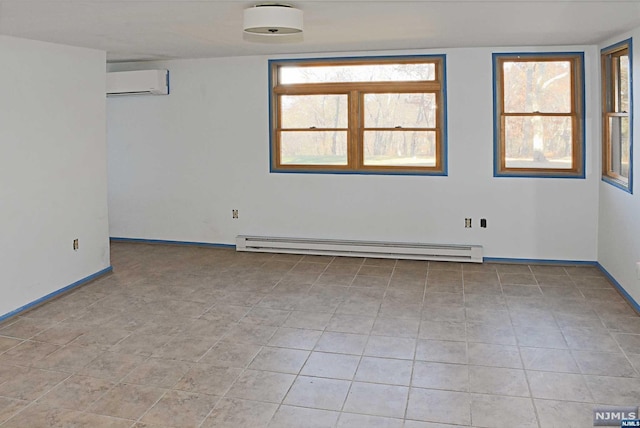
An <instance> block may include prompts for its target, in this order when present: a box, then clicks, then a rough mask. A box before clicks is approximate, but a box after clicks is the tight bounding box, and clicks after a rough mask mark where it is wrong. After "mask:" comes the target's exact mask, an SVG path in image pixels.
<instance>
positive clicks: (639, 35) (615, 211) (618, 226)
mask: <svg viewBox="0 0 640 428" xmlns="http://www.w3.org/2000/svg"><path fill="white" fill-rule="evenodd" d="M629 37H633V52H632V61H633V89H632V90H633V101H634V103H635V106H634V113H633V132H634V138H633V139H634V141H633V146H634V147H633V148H634V153H633V173H634V174H633V194H629V193H627V192H625V191H623V190H621V189H618V188H617V187H614V186H612V185H611V184H608V183H605V182H604V181H603V182H601V183H600V223H599V230H598V261H599V262H600V264H601V265H602V266H603V267H604V268H605V269H606V270H607V271H608V272H609V273H610V274H611V275H613V276H614V277H615V279H616V280H617V281H618V282H619V283H620V285H622V286H623V287H624V289H625V290H626V291H627V292H628V293H629V294H630V295H631V296H632V297H633V298H634V300H635V301H636V302H640V279H638V276H637V274H636V262H640V179H639V178H638V177H639V176H640V28H637V29H635V30H633V31H631V32H629V33H626V34H623V35H620V36H619V37H616V38H613V39H610V40H607V41H606V42H605V43H603V44H602V45H601V46H600V48H604V47H607V46H611V45H612V44H614V43H617V42H621V41H623V40H626V39H628V38H629Z"/></svg>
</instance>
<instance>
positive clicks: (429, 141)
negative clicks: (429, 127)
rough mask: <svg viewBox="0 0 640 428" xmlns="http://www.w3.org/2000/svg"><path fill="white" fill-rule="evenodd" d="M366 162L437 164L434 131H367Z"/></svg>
mask: <svg viewBox="0 0 640 428" xmlns="http://www.w3.org/2000/svg"><path fill="white" fill-rule="evenodd" d="M364 164H365V165H380V166H436V133H435V132H434V131H365V132H364Z"/></svg>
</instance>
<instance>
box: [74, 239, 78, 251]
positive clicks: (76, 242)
mask: <svg viewBox="0 0 640 428" xmlns="http://www.w3.org/2000/svg"><path fill="white" fill-rule="evenodd" d="M78 248H79V245H78V238H76V239H74V240H73V250H74V251H78Z"/></svg>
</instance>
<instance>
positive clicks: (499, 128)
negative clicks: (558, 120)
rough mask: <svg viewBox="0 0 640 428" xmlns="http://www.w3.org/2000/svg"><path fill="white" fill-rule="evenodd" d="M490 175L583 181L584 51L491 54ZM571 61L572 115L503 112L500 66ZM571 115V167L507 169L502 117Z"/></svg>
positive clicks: (584, 146) (502, 76) (569, 114)
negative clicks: (491, 150) (492, 128)
mask: <svg viewBox="0 0 640 428" xmlns="http://www.w3.org/2000/svg"><path fill="white" fill-rule="evenodd" d="M492 56H493V127H494V135H493V144H494V147H493V152H494V158H493V164H494V165H493V176H494V177H524V178H573V179H584V178H585V156H586V130H585V64H584V52H507V53H493V55H492ZM514 59H515V60H518V61H522V62H543V61H547V62H554V61H565V60H566V61H570V62H571V71H572V72H571V92H572V93H571V112H570V113H568V114H564V113H563V114H558V113H544V112H530V113H527V112H509V113H505V112H504V100H505V97H504V75H503V72H502V70H503V63H504V62H513V61H514ZM526 115H529V116H542V117H553V116H559V117H564V116H570V117H571V119H572V122H573V126H572V168H570V169H568V168H514V167H507V166H506V158H505V136H504V133H505V127H504V117H507V116H526Z"/></svg>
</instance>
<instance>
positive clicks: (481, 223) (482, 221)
mask: <svg viewBox="0 0 640 428" xmlns="http://www.w3.org/2000/svg"><path fill="white" fill-rule="evenodd" d="M480 227H483V228H485V229H486V227H487V219H486V218H481V219H480Z"/></svg>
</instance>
